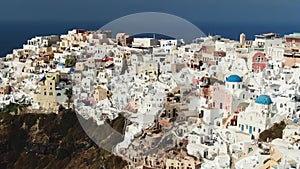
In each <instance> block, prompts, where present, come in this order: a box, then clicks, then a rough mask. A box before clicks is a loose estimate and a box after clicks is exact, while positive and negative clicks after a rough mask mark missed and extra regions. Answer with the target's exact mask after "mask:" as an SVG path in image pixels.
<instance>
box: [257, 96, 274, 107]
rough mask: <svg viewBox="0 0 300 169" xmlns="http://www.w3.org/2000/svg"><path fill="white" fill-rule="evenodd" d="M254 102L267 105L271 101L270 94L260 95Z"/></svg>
mask: <svg viewBox="0 0 300 169" xmlns="http://www.w3.org/2000/svg"><path fill="white" fill-rule="evenodd" d="M255 103H257V104H265V105H269V104H272V103H273V102H272V100H271V98H270V96H268V95H260V96H258V98H257V99H256V101H255Z"/></svg>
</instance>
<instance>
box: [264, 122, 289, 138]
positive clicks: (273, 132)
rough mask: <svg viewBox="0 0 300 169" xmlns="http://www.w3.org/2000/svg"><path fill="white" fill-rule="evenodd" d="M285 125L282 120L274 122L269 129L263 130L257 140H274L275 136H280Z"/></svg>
mask: <svg viewBox="0 0 300 169" xmlns="http://www.w3.org/2000/svg"><path fill="white" fill-rule="evenodd" d="M285 127H286V124H285V122H284V121H281V122H280V123H275V124H274V125H273V126H272V127H271V128H270V129H268V130H265V131H263V132H262V133H260V135H259V140H261V141H267V140H268V139H269V141H271V140H274V139H276V138H282V131H283V129H284V128H285Z"/></svg>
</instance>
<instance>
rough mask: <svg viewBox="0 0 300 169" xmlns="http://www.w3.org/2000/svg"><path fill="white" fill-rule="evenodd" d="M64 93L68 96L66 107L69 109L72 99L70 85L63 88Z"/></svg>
mask: <svg viewBox="0 0 300 169" xmlns="http://www.w3.org/2000/svg"><path fill="white" fill-rule="evenodd" d="M65 95H66V96H67V98H68V101H67V102H68V109H70V104H71V99H72V96H73V89H72V87H71V88H68V89H66V90H65Z"/></svg>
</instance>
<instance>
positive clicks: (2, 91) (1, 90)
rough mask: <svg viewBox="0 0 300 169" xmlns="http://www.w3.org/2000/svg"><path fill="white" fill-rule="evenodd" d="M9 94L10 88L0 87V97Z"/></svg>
mask: <svg viewBox="0 0 300 169" xmlns="http://www.w3.org/2000/svg"><path fill="white" fill-rule="evenodd" d="M9 93H10V86H0V95H6V94H9Z"/></svg>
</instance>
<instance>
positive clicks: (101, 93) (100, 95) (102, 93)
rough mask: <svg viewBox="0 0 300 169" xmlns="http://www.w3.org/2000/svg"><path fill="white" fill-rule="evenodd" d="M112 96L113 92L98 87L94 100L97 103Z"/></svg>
mask: <svg viewBox="0 0 300 169" xmlns="http://www.w3.org/2000/svg"><path fill="white" fill-rule="evenodd" d="M110 96H111V92H110V91H108V90H106V89H104V88H102V87H101V86H98V87H97V88H96V89H95V92H94V98H95V100H96V101H101V100H104V99H106V98H107V97H110Z"/></svg>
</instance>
